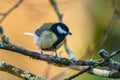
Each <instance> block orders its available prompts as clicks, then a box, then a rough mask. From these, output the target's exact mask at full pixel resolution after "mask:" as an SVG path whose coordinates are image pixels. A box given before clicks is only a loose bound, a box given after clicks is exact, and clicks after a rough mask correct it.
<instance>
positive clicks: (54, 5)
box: [50, 0, 63, 22]
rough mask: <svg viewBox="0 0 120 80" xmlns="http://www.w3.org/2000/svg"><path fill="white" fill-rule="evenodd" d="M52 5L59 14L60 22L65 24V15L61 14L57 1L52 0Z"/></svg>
mask: <svg viewBox="0 0 120 80" xmlns="http://www.w3.org/2000/svg"><path fill="white" fill-rule="evenodd" d="M50 3H51V5H52V6H53V8H54V10H55V12H56V14H57V16H58V19H59V21H60V22H63V14H61V13H60V10H59V7H58V4H57V3H56V0H50Z"/></svg>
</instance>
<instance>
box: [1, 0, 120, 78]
mask: <svg viewBox="0 0 120 80" xmlns="http://www.w3.org/2000/svg"><path fill="white" fill-rule="evenodd" d="M116 1H117V0H116ZM16 2H17V0H1V1H0V13H4V12H6V11H7V10H9V9H10V8H11V7H12V6H13V5H14V4H15V3H16ZM57 3H58V6H59V9H60V12H61V13H63V14H64V16H63V22H64V23H65V24H67V25H68V26H69V29H70V31H71V32H72V33H73V35H72V36H67V41H68V42H67V43H68V45H69V47H70V49H71V50H72V51H74V53H75V55H76V57H77V58H79V59H90V58H91V57H92V56H89V57H86V53H87V50H88V47H89V46H91V45H92V46H94V45H95V44H96V42H97V41H98V40H99V37H100V36H101V33H102V31H103V30H104V28H105V26H106V25H107V24H108V22H109V20H110V19H111V16H112V15H113V4H114V3H113V1H112V0H57ZM0 18H2V16H0ZM46 22H58V18H57V15H56V13H55V11H54V9H53V7H52V6H51V4H50V2H49V0H24V1H23V2H22V4H21V5H20V6H19V7H18V8H16V9H15V10H14V11H12V12H11V13H10V14H9V15H8V16H7V18H6V19H5V20H4V21H3V22H2V23H1V24H0V25H2V26H3V28H4V30H5V33H6V34H7V35H8V36H9V38H10V42H12V43H15V44H18V45H20V46H23V47H25V48H27V49H31V50H34V51H40V50H39V49H38V47H37V46H36V45H35V44H34V42H33V37H30V36H26V35H23V33H24V32H33V31H34V30H35V29H36V28H38V27H39V26H41V25H42V24H43V23H46ZM119 25H120V24H119V21H118V22H117V24H116V25H115V26H114V28H113V30H112V31H111V32H110V35H109V36H108V39H107V41H106V42H105V44H104V45H103V46H102V47H101V48H104V49H106V50H107V51H108V52H110V53H111V52H113V51H115V50H117V49H119V48H120V42H119V41H120V37H119V36H120V31H119V30H120V29H119V28H120V27H119ZM92 46H91V48H92ZM101 48H99V50H100V49H101ZM61 51H62V57H66V58H69V56H68V55H67V54H66V52H65V50H64V47H61V48H60V49H59V50H58V52H61ZM45 53H50V52H45ZM94 54H95V58H99V57H98V54H97V51H96V52H94ZM84 57H86V58H84ZM114 58H115V59H116V60H118V61H119V58H118V56H117V57H116V56H115V57H114ZM0 61H5V62H6V63H9V64H11V65H14V66H16V67H19V68H21V69H23V70H26V71H29V72H31V73H33V74H36V75H38V76H41V77H46V78H47V79H48V80H49V79H51V78H54V77H55V76H56V75H58V74H59V73H61V72H65V75H64V76H62V77H59V78H58V79H56V80H62V79H63V78H65V77H68V76H70V75H73V74H75V73H77V72H78V71H75V70H71V69H67V68H63V67H56V66H54V65H50V64H47V63H46V62H43V61H38V60H35V59H31V58H30V57H27V56H23V55H20V54H16V53H14V52H10V51H6V50H0ZM48 66H49V68H48ZM66 71H67V72H66ZM48 72H49V73H48ZM47 73H48V76H46V75H47ZM90 79H92V80H101V79H102V80H108V79H107V78H102V77H98V76H94V75H90V74H88V73H85V74H82V75H80V76H79V77H77V78H75V79H74V80H90ZM0 80H21V79H20V78H18V77H16V76H13V75H10V74H8V73H4V72H0ZM109 80H112V79H109Z"/></svg>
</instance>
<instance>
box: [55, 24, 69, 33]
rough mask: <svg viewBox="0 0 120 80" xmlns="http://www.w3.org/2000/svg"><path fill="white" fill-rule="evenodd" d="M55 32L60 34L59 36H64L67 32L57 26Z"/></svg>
mask: <svg viewBox="0 0 120 80" xmlns="http://www.w3.org/2000/svg"><path fill="white" fill-rule="evenodd" d="M57 31H58V33H60V34H66V33H67V32H66V31H64V30H63V29H62V28H61V27H60V26H59V25H58V26H57Z"/></svg>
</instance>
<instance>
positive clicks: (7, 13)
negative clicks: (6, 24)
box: [0, 0, 23, 24]
mask: <svg viewBox="0 0 120 80" xmlns="http://www.w3.org/2000/svg"><path fill="white" fill-rule="evenodd" d="M22 1H23V0H18V2H17V3H16V4H15V5H14V6H13V7H12V8H10V9H9V10H8V11H6V12H5V13H0V15H2V18H1V19H0V24H1V23H2V22H3V21H4V20H5V18H6V17H7V16H8V15H9V14H10V13H11V12H12V11H13V10H15V8H17V7H18V6H19V5H20V4H21V3H22Z"/></svg>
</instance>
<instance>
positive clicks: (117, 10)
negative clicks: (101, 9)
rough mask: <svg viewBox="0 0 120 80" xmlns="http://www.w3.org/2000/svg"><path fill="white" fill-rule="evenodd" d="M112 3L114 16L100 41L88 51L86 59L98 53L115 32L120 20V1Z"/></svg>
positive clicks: (112, 0)
mask: <svg viewBox="0 0 120 80" xmlns="http://www.w3.org/2000/svg"><path fill="white" fill-rule="evenodd" d="M111 2H112V4H113V7H114V8H113V9H114V12H113V15H112V17H111V19H110V21H109V22H108V24H107V25H106V27H105V28H104V31H103V32H102V34H101V36H100V38H99V39H98V42H97V43H96V44H95V46H94V47H93V48H92V49H91V48H90V47H89V48H88V51H87V54H86V56H85V57H88V56H89V55H92V54H94V53H95V52H96V51H98V49H100V48H101V47H102V46H103V45H104V43H105V42H106V40H107V38H108V36H109V33H110V32H111V31H112V30H113V28H114V27H115V24H116V23H117V21H118V20H119V15H120V1H119V0H118V3H115V2H114V0H111Z"/></svg>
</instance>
